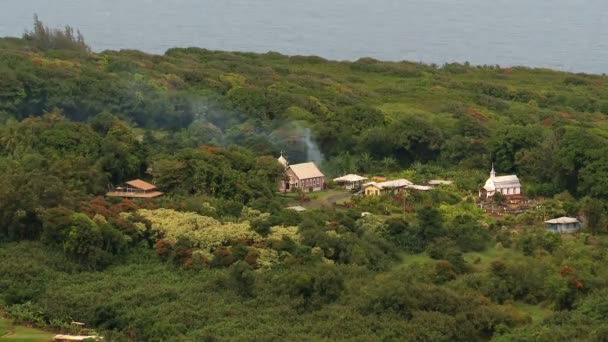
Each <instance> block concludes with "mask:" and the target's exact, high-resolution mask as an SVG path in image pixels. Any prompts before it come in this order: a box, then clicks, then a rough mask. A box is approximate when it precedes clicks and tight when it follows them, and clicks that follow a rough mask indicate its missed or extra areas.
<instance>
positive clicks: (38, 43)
mask: <svg viewBox="0 0 608 342" xmlns="http://www.w3.org/2000/svg"><path fill="white" fill-rule="evenodd" d="M23 38H24V39H27V40H31V41H32V42H33V44H34V46H35V47H36V48H37V49H40V50H51V49H64V50H77V51H81V52H89V51H90V48H89V47H88V46H87V44H86V43H85V41H84V37H83V36H82V33H80V30H76V32H74V29H73V28H72V27H71V26H66V27H65V29H64V30H63V31H62V30H58V29H49V28H48V27H46V26H44V23H42V21H40V19H38V15H34V29H33V30H32V31H26V32H25V33H24V34H23Z"/></svg>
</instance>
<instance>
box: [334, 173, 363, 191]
mask: <svg viewBox="0 0 608 342" xmlns="http://www.w3.org/2000/svg"><path fill="white" fill-rule="evenodd" d="M366 180H367V178H366V177H362V176H359V175H354V174H348V175H346V176H342V177H338V178H334V182H335V183H336V184H338V185H340V186H342V187H344V188H345V189H347V190H353V189H359V188H361V185H362V184H363V182H364V181H366Z"/></svg>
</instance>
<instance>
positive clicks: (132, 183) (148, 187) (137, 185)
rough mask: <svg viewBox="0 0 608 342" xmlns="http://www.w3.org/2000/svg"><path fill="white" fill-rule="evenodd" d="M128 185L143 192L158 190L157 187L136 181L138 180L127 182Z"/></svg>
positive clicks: (139, 180)
mask: <svg viewBox="0 0 608 342" xmlns="http://www.w3.org/2000/svg"><path fill="white" fill-rule="evenodd" d="M127 184H128V185H130V186H132V187H134V188H137V189H141V190H144V191H148V190H154V189H156V185H154V184H150V183H148V182H144V181H143V180H141V179H136V180H132V181H129V182H127Z"/></svg>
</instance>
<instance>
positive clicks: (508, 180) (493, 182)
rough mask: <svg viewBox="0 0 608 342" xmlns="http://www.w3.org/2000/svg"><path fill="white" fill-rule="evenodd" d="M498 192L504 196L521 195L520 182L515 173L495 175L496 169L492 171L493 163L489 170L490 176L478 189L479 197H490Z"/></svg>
mask: <svg viewBox="0 0 608 342" xmlns="http://www.w3.org/2000/svg"><path fill="white" fill-rule="evenodd" d="M498 192H500V193H501V194H503V195H504V196H506V197H517V196H520V195H521V183H520V182H519V178H517V176H516V175H509V176H499V177H496V171H494V164H492V171H490V178H488V180H487V181H486V184H485V185H484V186H483V187H482V188H481V189H479V197H480V198H492V197H494V195H495V194H496V193H498Z"/></svg>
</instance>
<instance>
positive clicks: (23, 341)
mask: <svg viewBox="0 0 608 342" xmlns="http://www.w3.org/2000/svg"><path fill="white" fill-rule="evenodd" d="M54 335H55V334H52V333H48V332H45V331H42V330H38V329H33V328H27V327H23V326H18V325H13V324H11V322H10V321H8V320H6V319H3V318H0V341H2V342H4V341H19V342H49V341H51V340H52V339H53V336H54Z"/></svg>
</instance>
